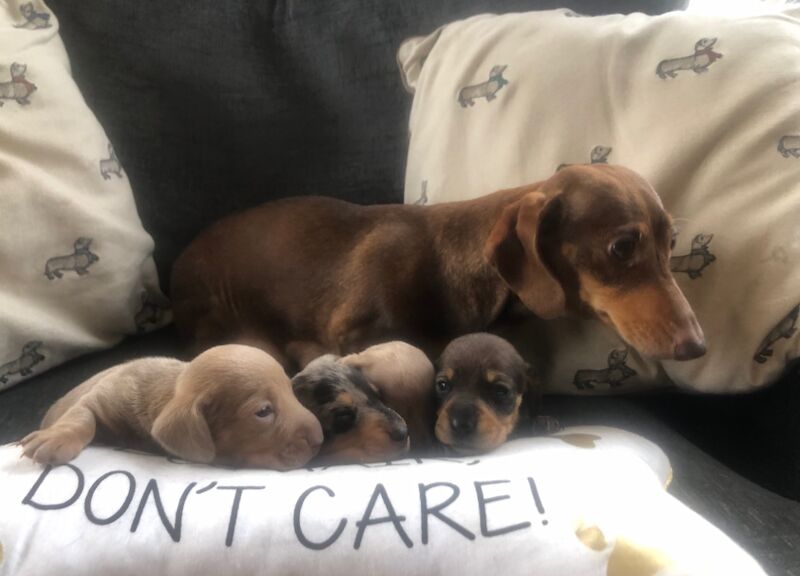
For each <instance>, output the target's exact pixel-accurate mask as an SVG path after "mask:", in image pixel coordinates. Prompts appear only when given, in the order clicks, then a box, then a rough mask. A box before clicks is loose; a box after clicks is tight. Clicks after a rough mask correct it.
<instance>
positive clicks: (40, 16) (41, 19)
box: [14, 2, 52, 30]
mask: <svg viewBox="0 0 800 576" xmlns="http://www.w3.org/2000/svg"><path fill="white" fill-rule="evenodd" d="M19 12H20V14H22V17H23V18H24V19H25V22H24V23H22V24H17V25H16V26H14V28H24V29H25V30H40V29H42V28H50V27H51V26H52V24H50V14H48V13H47V12H37V11H36V9H35V8H34V7H33V2H26V3H25V4H22V5H20V7H19Z"/></svg>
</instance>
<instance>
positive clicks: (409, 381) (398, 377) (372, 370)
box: [342, 341, 435, 450]
mask: <svg viewBox="0 0 800 576" xmlns="http://www.w3.org/2000/svg"><path fill="white" fill-rule="evenodd" d="M342 362H343V363H344V364H347V365H348V366H353V367H354V368H357V369H359V370H360V371H361V373H362V374H363V375H364V376H365V377H366V379H367V381H368V382H369V383H370V384H372V386H374V387H375V389H376V390H377V391H378V394H379V395H380V398H381V400H382V401H383V403H384V404H386V405H387V406H388V407H389V408H391V409H392V410H395V411H396V412H397V413H398V414H400V416H401V417H402V418H403V420H405V422H406V425H407V426H408V434H409V438H410V440H411V448H412V449H413V450H419V449H425V448H429V447H430V446H432V445H433V421H434V418H435V416H434V414H435V406H434V396H433V380H434V378H433V375H434V368H433V364H431V361H430V360H428V357H427V356H426V355H425V353H424V352H423V351H422V350H420V349H419V348H417V347H415V346H412V345H411V344H406V343H405V342H400V341H392V342H384V343H382V344H376V345H374V346H370V347H369V348H367V349H366V350H364V351H363V352H359V353H358V354H350V355H349V356H345V357H344V358H342Z"/></svg>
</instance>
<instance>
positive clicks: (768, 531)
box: [0, 0, 800, 574]
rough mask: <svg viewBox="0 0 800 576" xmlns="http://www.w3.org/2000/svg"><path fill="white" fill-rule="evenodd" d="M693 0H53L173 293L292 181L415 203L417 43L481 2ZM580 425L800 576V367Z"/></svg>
mask: <svg viewBox="0 0 800 576" xmlns="http://www.w3.org/2000/svg"><path fill="white" fill-rule="evenodd" d="M683 4H684V2H682V1H679V0H676V1H669V0H664V1H655V0H653V1H647V2H634V1H618V2H594V1H591V0H573V1H566V2H563V3H562V2H558V1H549V0H509V1H502V2H490V1H489V0H452V1H444V0H404V1H403V2H398V1H395V0H341V1H332V0H329V1H325V0H261V1H256V0H225V1H223V2H220V1H219V0H216V1H211V0H193V1H192V2H181V1H179V0H163V1H161V2H158V3H150V2H145V3H141V2H130V1H125V0H102V1H100V0H81V1H80V2H74V1H73V0H50V2H49V6H50V8H52V10H53V11H54V12H55V14H56V15H57V16H58V18H59V20H60V23H61V34H62V37H63V39H64V42H65V44H66V47H67V50H68V52H69V55H70V57H71V61H72V66H73V71H74V74H75V77H76V80H77V82H78V84H79V86H80V87H81V89H82V91H83V93H84V96H85V97H86V100H87V102H88V104H89V106H90V107H91V108H92V109H93V110H94V111H95V113H96V114H97V116H98V117H99V119H100V122H101V123H102V124H103V126H104V128H105V129H106V131H107V132H108V134H109V136H110V138H111V140H112V141H113V142H114V145H115V148H116V150H117V153H118V156H119V158H120V160H121V162H122V163H123V165H124V166H125V169H126V171H127V174H128V176H129V178H130V180H131V184H132V186H133V190H134V194H135V196H136V201H137V205H138V208H139V212H140V215H141V217H142V220H143V222H144V225H145V228H146V229H147V230H148V231H149V232H150V233H151V234H152V235H153V237H154V238H155V241H156V252H155V258H156V263H157V265H158V268H159V274H160V277H161V281H162V286H163V287H164V289H165V290H166V291H168V288H169V286H168V277H169V269H170V266H171V263H172V262H173V260H174V259H175V257H176V256H177V255H178V253H179V252H180V250H181V249H182V248H183V247H184V246H185V245H186V244H187V243H188V242H189V241H190V239H191V238H192V237H193V236H194V235H195V234H196V233H197V232H198V231H199V230H200V229H201V228H203V227H204V226H206V225H207V224H209V223H210V222H212V221H213V220H215V219H217V218H219V217H221V216H222V215H224V214H228V213H230V212H232V211H234V210H238V209H242V208H245V207H249V206H252V205H255V204H258V203H261V202H263V201H265V200H269V199H273V198H279V197H283V196H289V195H303V194H323V195H329V196H336V197H339V198H343V199H346V200H350V201H354V202H359V203H377V202H384V203H385V202H400V201H402V188H403V174H404V164H405V154H406V145H407V136H406V132H407V130H406V126H407V113H408V109H409V105H410V100H409V97H408V95H407V94H406V93H405V91H404V90H403V88H402V85H401V82H400V76H399V74H398V71H397V67H396V65H395V51H396V49H397V46H398V45H399V43H400V41H401V40H402V39H403V38H405V37H407V36H411V35H415V34H421V33H426V32H428V31H430V30H432V29H434V28H435V27H437V26H438V25H440V24H442V23H445V22H447V21H449V20H453V19H457V18H462V17H466V16H469V15H472V14H477V13H481V12H487V11H492V12H510V11H520V10H532V9H543V8H554V7H558V6H562V5H567V6H568V7H570V8H572V9H573V10H575V11H577V12H581V13H586V14H598V13H606V12H630V11H635V10H640V11H646V12H650V13H657V12H661V11H665V10H670V9H680V8H682V7H683ZM182 353H183V352H182V350H181V349H180V347H179V344H178V341H177V338H176V336H175V332H174V330H173V329H172V328H167V329H165V330H161V331H159V332H157V333H153V334H149V335H145V336H138V337H132V338H130V339H128V340H127V341H125V342H123V343H122V344H121V345H119V346H117V347H116V348H114V349H112V350H109V351H107V352H103V353H100V354H94V355H90V356H86V357H83V358H79V359H77V360H74V361H72V362H70V363H68V364H66V365H63V366H61V367H59V368H56V369H54V370H51V371H50V372H47V373H45V374H43V375H41V376H38V377H36V378H34V379H32V380H29V381H26V382H24V383H23V384H21V385H19V386H16V387H14V388H11V389H9V390H7V391H5V392H2V393H0V442H7V441H12V440H16V439H18V438H19V437H20V436H22V435H24V434H25V433H26V432H28V431H29V430H31V429H33V428H34V427H35V426H36V425H37V424H38V421H39V420H40V418H41V416H42V415H43V413H44V411H45V410H46V408H47V407H48V406H49V404H50V403H51V402H52V401H54V400H55V399H56V398H57V397H58V396H60V395H61V394H63V393H64V392H66V391H67V390H68V389H70V388H71V387H73V386H75V385H77V384H78V383H80V382H81V381H82V380H83V379H85V378H87V377H88V376H89V375H91V374H93V373H95V372H97V371H99V370H102V369H104V368H106V367H108V366H110V365H112V364H115V363H118V362H120V361H123V360H126V359H130V358H134V357H139V356H143V355H153V354H158V355H182ZM547 406H548V410H547V411H548V413H553V414H556V415H558V416H560V418H561V419H562V421H563V422H564V423H566V424H577V423H580V424H609V425H616V426H621V427H624V428H627V429H629V430H632V431H634V432H638V433H640V434H642V435H644V436H646V437H648V438H650V439H652V440H653V441H655V442H657V443H658V444H659V445H661V446H662V448H663V449H664V450H665V451H666V452H667V454H668V456H669V457H670V459H671V460H672V463H673V467H674V482H673V484H672V486H671V488H670V490H671V492H672V493H673V494H675V495H676V496H677V497H678V498H680V499H681V500H683V501H684V502H686V503H687V504H688V505H689V506H691V507H692V508H694V509H695V510H696V511H697V512H699V513H700V514H703V515H704V516H706V517H707V518H709V519H710V520H711V521H712V522H714V523H715V524H716V525H717V526H719V527H720V528H721V529H722V530H724V531H725V532H727V533H728V534H729V535H730V536H731V537H733V538H734V540H736V541H737V542H738V543H739V544H740V545H742V546H743V547H744V548H745V549H747V550H748V551H749V552H750V553H752V554H753V555H754V556H755V557H756V558H757V559H758V560H759V561H760V562H761V563H762V565H763V566H764V567H765V569H766V570H767V571H768V572H769V573H770V574H800V504H798V502H797V500H798V498H800V440H799V438H800V423H799V422H800V421H799V420H798V418H797V417H796V416H795V414H796V407H800V371H798V369H797V368H796V367H794V368H791V369H790V370H788V371H787V373H786V375H785V376H784V377H783V378H782V380H781V381H780V382H779V383H778V384H776V385H775V386H773V387H771V388H770V389H768V390H765V391H763V392H761V393H758V394H754V395H748V396H742V397H700V396H689V395H681V394H676V393H673V394H658V395H649V396H646V397H638V398H622V397H615V398H567V397H553V398H548V399H547Z"/></svg>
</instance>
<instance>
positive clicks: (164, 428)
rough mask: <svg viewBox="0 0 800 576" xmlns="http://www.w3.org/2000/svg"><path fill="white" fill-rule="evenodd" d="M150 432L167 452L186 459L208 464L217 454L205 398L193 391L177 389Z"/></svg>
mask: <svg viewBox="0 0 800 576" xmlns="http://www.w3.org/2000/svg"><path fill="white" fill-rule="evenodd" d="M150 434H151V435H152V436H153V438H154V439H155V440H156V441H157V442H158V443H159V444H160V445H161V446H162V447H163V448H164V449H165V450H166V451H167V452H169V453H171V454H174V455H176V456H179V457H180V458H183V459H184V460H191V461H192V462H201V463H204V464H208V463H210V462H211V461H213V460H214V457H215V455H216V450H215V448H214V441H213V440H212V439H211V431H210V430H209V428H208V423H207V422H206V418H205V416H204V415H203V411H202V402H201V399H200V398H198V397H196V396H195V395H192V394H188V393H185V392H184V393H181V392H180V391H178V392H176V393H175V396H173V398H172V399H171V400H170V401H169V402H167V404H166V406H164V409H163V410H161V413H160V414H159V415H158V417H157V418H156V419H155V421H154V422H153V427H152V429H151V430H150Z"/></svg>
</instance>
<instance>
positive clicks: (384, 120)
mask: <svg viewBox="0 0 800 576" xmlns="http://www.w3.org/2000/svg"><path fill="white" fill-rule="evenodd" d="M685 3H686V2H685V1H684V0H658V1H656V0H651V1H648V2H636V1H634V0H623V1H610V2H609V1H606V2H602V1H598V0H572V1H568V2H566V4H567V5H568V6H569V7H570V8H572V9H573V10H575V11H576V12H580V13H584V14H600V13H608V12H631V11H635V10H645V11H647V12H649V13H658V12H663V11H666V10H670V9H679V8H682V7H683V6H684V5H685ZM48 4H49V6H50V8H51V9H52V10H53V12H54V13H55V14H56V16H57V17H58V18H59V21H60V24H61V34H62V38H63V40H64V43H65V44H66V47H67V51H68V53H69V55H70V58H71V61H72V67H73V72H74V75H75V77H76V80H77V82H78V85H79V86H80V87H81V89H82V91H83V93H84V96H85V98H86V100H87V102H88V104H89V106H90V107H91V108H92V109H93V110H94V111H95V113H96V114H97V116H98V118H99V120H100V122H101V123H102V124H103V126H104V127H105V129H106V131H107V133H108V135H109V137H110V138H111V141H112V142H113V143H114V146H115V148H116V150H117V154H118V156H119V158H120V160H121V162H122V164H123V166H124V168H125V170H126V172H127V174H128V177H129V178H130V181H131V184H132V186H133V190H134V194H135V196H136V201H137V205H138V209H139V214H140V216H141V218H142V220H143V222H144V225H145V228H146V229H147V230H148V231H149V232H150V233H151V234H152V235H153V237H154V238H155V241H156V252H155V259H156V263H157V265H158V268H159V274H160V276H161V279H162V282H163V283H164V284H163V286H164V287H165V289H168V285H167V283H166V282H167V278H168V275H169V267H170V265H171V263H172V262H173V260H174V259H175V258H176V256H177V255H178V254H179V253H180V251H181V250H182V249H183V248H184V247H185V246H186V244H188V242H189V241H190V240H191V239H192V238H193V237H194V235H195V234H197V232H199V231H200V230H201V229H202V228H203V227H205V226H207V225H208V224H209V223H211V222H212V221H214V220H216V219H218V218H220V217H221V216H223V215H225V214H228V213H230V212H233V211H236V210H240V209H243V208H247V207H250V206H254V205H256V204H259V203H261V202H264V201H266V200H270V199H275V198H280V197H283V196H291V195H306V194H321V195H328V196H335V197H338V198H342V199H346V200H350V201H353V202H359V203H380V202H400V201H402V191H403V175H404V167H405V159H406V144H407V113H408V109H409V106H410V97H409V95H408V94H407V93H406V92H405V91H404V89H403V86H402V83H401V81H400V74H399V73H398V68H397V65H396V63H395V52H396V50H397V48H398V46H399V44H400V42H401V41H402V40H403V39H404V38H406V37H408V36H414V35H420V34H426V33H428V32H430V31H432V30H433V29H435V28H436V27H438V26H439V25H441V24H444V23H445V22H448V21H450V20H454V19H459V18H465V17H468V16H471V15H474V14H479V13H482V12H513V11H524V10H535V9H550V8H556V7H559V6H562V5H563V4H564V2H559V1H558V0H553V1H551V0H506V1H503V2H497V1H494V2H493V1H491V0H402V1H401V0H337V1H334V0H260V1H257V0H222V1H221V0H192V1H191V2H186V1H182V0H161V1H160V2H131V1H129V0H81V1H80V2H75V1H74V0H50V1H49V2H48Z"/></svg>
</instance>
